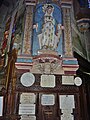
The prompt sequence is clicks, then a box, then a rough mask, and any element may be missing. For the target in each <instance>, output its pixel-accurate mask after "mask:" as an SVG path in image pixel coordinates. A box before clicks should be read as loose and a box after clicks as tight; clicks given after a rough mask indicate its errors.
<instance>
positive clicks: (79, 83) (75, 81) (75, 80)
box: [74, 77, 82, 86]
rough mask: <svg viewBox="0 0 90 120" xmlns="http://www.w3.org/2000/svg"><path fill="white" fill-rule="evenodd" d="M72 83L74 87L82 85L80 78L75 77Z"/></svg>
mask: <svg viewBox="0 0 90 120" xmlns="http://www.w3.org/2000/svg"><path fill="white" fill-rule="evenodd" d="M74 83H75V85H76V86H81V85H82V79H81V78H80V77H76V78H75V79H74Z"/></svg>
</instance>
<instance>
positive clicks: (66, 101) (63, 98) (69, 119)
mask: <svg viewBox="0 0 90 120" xmlns="http://www.w3.org/2000/svg"><path fill="white" fill-rule="evenodd" d="M59 103H60V109H61V112H62V115H61V120H74V116H73V115H72V113H73V109H74V108H75V103H74V95H60V96H59Z"/></svg>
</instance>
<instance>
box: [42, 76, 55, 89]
mask: <svg viewBox="0 0 90 120" xmlns="http://www.w3.org/2000/svg"><path fill="white" fill-rule="evenodd" d="M40 85H41V87H51V88H54V87H55V76H54V75H41V83H40Z"/></svg>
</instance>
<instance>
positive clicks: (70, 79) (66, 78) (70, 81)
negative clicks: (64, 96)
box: [62, 76, 74, 85]
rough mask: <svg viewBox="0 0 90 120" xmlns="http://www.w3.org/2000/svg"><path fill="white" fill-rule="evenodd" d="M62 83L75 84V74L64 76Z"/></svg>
mask: <svg viewBox="0 0 90 120" xmlns="http://www.w3.org/2000/svg"><path fill="white" fill-rule="evenodd" d="M62 85H74V76H62Z"/></svg>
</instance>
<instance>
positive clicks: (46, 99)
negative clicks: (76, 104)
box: [41, 94, 55, 105]
mask: <svg viewBox="0 0 90 120" xmlns="http://www.w3.org/2000/svg"><path fill="white" fill-rule="evenodd" d="M41 104H42V105H54V104H55V96H54V95H53V94H43V95H42V96H41Z"/></svg>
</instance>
